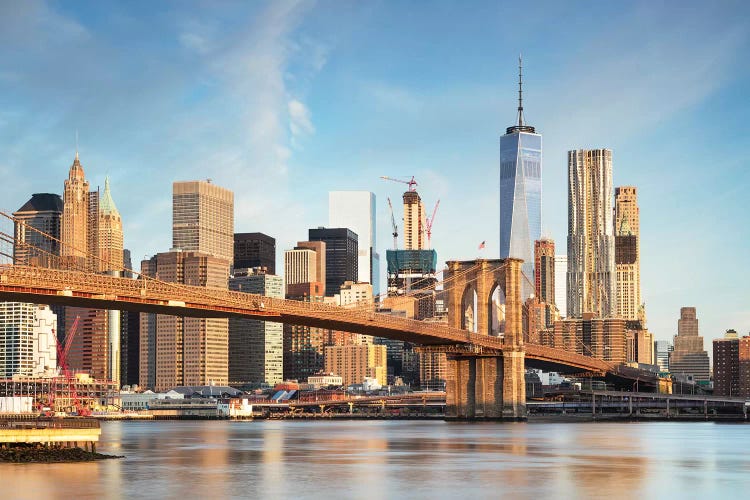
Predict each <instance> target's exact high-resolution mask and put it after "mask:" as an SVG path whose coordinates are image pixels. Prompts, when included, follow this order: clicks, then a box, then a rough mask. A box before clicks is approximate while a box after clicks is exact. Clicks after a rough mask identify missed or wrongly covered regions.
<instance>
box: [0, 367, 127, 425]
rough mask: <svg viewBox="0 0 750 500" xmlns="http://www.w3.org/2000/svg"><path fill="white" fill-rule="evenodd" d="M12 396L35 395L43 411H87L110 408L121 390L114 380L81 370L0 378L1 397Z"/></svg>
mask: <svg viewBox="0 0 750 500" xmlns="http://www.w3.org/2000/svg"><path fill="white" fill-rule="evenodd" d="M9 396H21V397H30V398H32V399H33V405H34V409H35V410H37V411H39V412H44V411H51V412H55V413H67V414H77V415H84V414H89V413H90V412H91V411H93V410H97V409H101V408H107V407H108V406H109V405H110V404H111V403H113V402H114V398H115V397H117V396H119V392H118V388H117V384H116V383H115V382H113V381H111V380H99V379H94V378H91V377H90V376H88V375H86V374H82V373H78V374H75V375H71V376H69V377H66V376H59V377H45V378H20V377H15V378H12V379H0V397H9Z"/></svg>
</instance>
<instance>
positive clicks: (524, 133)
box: [500, 57, 542, 298]
mask: <svg viewBox="0 0 750 500" xmlns="http://www.w3.org/2000/svg"><path fill="white" fill-rule="evenodd" d="M522 86H523V74H522V71H521V58H520V57H519V58H518V115H517V123H516V124H515V125H513V126H512V127H508V128H507V129H506V131H505V135H503V136H501V137H500V258H501V259H504V258H506V257H515V258H519V259H523V261H524V263H523V266H522V271H523V273H524V274H525V275H526V277H527V278H528V279H529V280H531V281H532V283H533V280H534V241H536V240H539V239H541V237H542V136H541V135H540V134H537V133H536V130H535V129H534V127H532V126H530V125H527V124H526V123H525V122H524V117H523V87H522ZM524 281H525V280H524ZM523 289H524V292H523V293H524V298H526V297H527V296H528V295H529V294H531V293H532V289H531V287H529V286H528V284H525V285H524V287H523Z"/></svg>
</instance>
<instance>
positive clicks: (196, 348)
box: [140, 250, 229, 391]
mask: <svg viewBox="0 0 750 500" xmlns="http://www.w3.org/2000/svg"><path fill="white" fill-rule="evenodd" d="M141 272H142V273H143V274H145V275H147V276H150V277H156V276H158V278H159V279H160V280H162V281H167V282H170V283H181V284H185V285H192V286H206V287H215V288H227V280H228V276H229V261H228V260H226V259H220V258H217V257H214V256H211V255H206V254H203V253H200V252H182V251H180V250H172V251H170V252H163V253H159V254H157V255H156V256H154V257H152V258H151V259H149V260H145V261H143V262H142V263H141ZM140 323H141V324H140V328H141V332H140V342H141V349H140V352H141V359H140V385H141V386H143V387H149V388H152V389H155V390H157V391H164V390H169V389H171V388H173V387H175V386H179V385H208V384H210V383H214V384H216V385H226V384H227V382H228V379H229V373H228V368H227V366H228V363H229V354H228V331H229V320H228V319H226V318H189V317H180V316H167V315H163V314H147V313H142V314H141V321H140Z"/></svg>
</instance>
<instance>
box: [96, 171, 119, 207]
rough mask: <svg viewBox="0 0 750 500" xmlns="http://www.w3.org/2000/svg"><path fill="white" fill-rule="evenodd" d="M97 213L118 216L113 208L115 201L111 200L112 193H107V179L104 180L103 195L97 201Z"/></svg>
mask: <svg viewBox="0 0 750 500" xmlns="http://www.w3.org/2000/svg"><path fill="white" fill-rule="evenodd" d="M99 211H100V212H102V213H104V214H113V213H116V214H119V213H120V212H118V211H117V207H116V206H115V200H113V199H112V193H110V191H109V177H105V178H104V193H103V194H102V197H101V199H100V200H99Z"/></svg>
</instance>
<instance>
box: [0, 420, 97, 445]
mask: <svg viewBox="0 0 750 500" xmlns="http://www.w3.org/2000/svg"><path fill="white" fill-rule="evenodd" d="M101 433H102V429H101V427H100V426H99V421H98V420H96V419H93V418H71V419H64V418H62V419H61V418H36V419H28V418H24V419H14V418H2V419H0V447H2V448H8V447H12V446H14V445H18V444H26V445H28V444H31V445H34V444H36V445H39V446H42V447H46V448H82V449H84V450H86V451H90V452H92V453H93V452H96V443H98V442H99V436H101Z"/></svg>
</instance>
